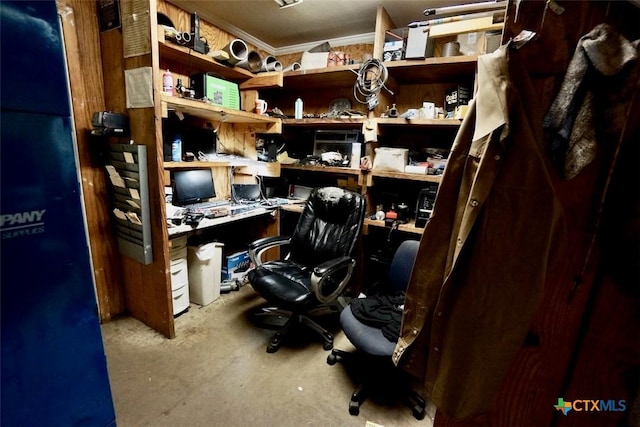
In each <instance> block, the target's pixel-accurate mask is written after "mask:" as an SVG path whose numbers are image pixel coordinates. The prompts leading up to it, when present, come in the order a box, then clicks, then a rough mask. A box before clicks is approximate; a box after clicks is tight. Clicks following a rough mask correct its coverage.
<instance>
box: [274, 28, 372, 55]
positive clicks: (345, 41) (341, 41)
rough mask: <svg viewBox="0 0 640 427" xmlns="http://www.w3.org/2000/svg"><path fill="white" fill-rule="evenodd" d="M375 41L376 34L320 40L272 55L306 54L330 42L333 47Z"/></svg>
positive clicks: (278, 50) (289, 47) (288, 47)
mask: <svg viewBox="0 0 640 427" xmlns="http://www.w3.org/2000/svg"><path fill="white" fill-rule="evenodd" d="M374 39H375V33H365V34H357V35H354V36H347V37H337V38H334V39H328V40H319V41H315V42H310V43H301V44H294V45H291V46H284V47H279V48H276V49H275V51H274V53H272V55H275V56H278V55H287V54H289V53H297V52H306V51H307V50H309V49H311V48H314V47H316V46H318V45H319V44H322V43H325V42H329V44H330V45H331V46H349V45H352V44H361V43H373V41H374Z"/></svg>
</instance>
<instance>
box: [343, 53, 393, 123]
mask: <svg viewBox="0 0 640 427" xmlns="http://www.w3.org/2000/svg"><path fill="white" fill-rule="evenodd" d="M354 73H355V71H354ZM356 74H357V76H358V77H357V78H356V82H355V84H354V86H353V97H354V98H355V100H356V101H358V102H359V103H361V104H366V105H367V108H368V109H369V111H371V110H373V109H374V108H375V107H376V106H377V105H378V94H379V93H380V91H381V90H382V88H384V89H386V90H387V91H388V92H389V93H390V94H391V95H393V92H392V91H391V90H389V88H388V87H386V86H385V83H386V82H387V79H388V78H389V72H388V70H387V67H385V65H384V64H383V63H382V61H380V60H379V59H375V58H372V59H369V60H367V61H365V62H364V63H363V64H362V66H361V67H360V70H359V71H358V72H357V73H356Z"/></svg>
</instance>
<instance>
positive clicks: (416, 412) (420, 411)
mask: <svg viewBox="0 0 640 427" xmlns="http://www.w3.org/2000/svg"><path fill="white" fill-rule="evenodd" d="M411 412H412V413H413V416H414V418H415V419H416V420H423V419H424V416H425V409H424V408H423V407H421V406H417V405H416V406H414V407H413V409H412V411H411Z"/></svg>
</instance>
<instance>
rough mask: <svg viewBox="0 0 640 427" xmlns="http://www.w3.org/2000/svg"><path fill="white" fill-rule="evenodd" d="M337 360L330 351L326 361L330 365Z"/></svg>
mask: <svg viewBox="0 0 640 427" xmlns="http://www.w3.org/2000/svg"><path fill="white" fill-rule="evenodd" d="M337 361H338V358H337V357H336V355H335V354H333V353H331V354H330V355H328V356H327V363H328V364H329V365H331V366H333V365H335V364H336V362H337Z"/></svg>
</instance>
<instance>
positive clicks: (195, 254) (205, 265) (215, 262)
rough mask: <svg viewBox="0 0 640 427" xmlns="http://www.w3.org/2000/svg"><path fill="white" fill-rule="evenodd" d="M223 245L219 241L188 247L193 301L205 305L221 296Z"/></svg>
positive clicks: (191, 297) (191, 299)
mask: <svg viewBox="0 0 640 427" xmlns="http://www.w3.org/2000/svg"><path fill="white" fill-rule="evenodd" d="M223 247H224V244H222V243H218V242H213V243H206V244H204V245H200V246H189V247H188V252H189V258H188V259H189V299H190V301H191V302H193V303H195V304H198V305H202V306H205V305H207V304H211V303H212V302H213V301H215V300H216V299H218V298H219V297H220V279H221V277H222V248H223Z"/></svg>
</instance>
